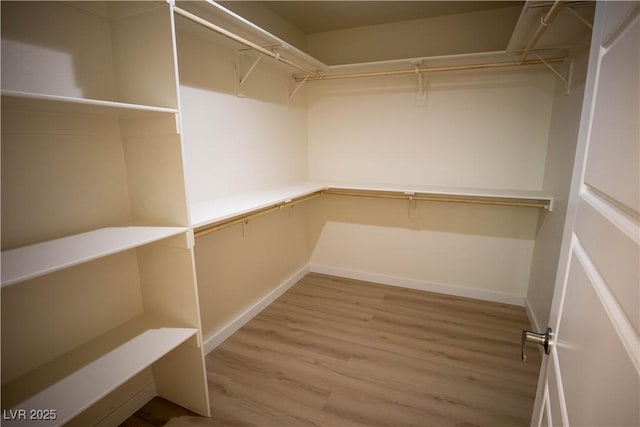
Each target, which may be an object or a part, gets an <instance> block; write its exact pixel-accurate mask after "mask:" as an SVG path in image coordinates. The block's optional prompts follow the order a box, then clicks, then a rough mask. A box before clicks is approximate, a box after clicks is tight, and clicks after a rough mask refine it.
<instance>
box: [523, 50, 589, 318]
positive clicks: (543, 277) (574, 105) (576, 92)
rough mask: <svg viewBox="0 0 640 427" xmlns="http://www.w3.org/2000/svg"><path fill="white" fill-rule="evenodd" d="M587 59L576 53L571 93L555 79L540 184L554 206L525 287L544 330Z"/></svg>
mask: <svg viewBox="0 0 640 427" xmlns="http://www.w3.org/2000/svg"><path fill="white" fill-rule="evenodd" d="M587 61H588V51H586V50H585V51H583V52H580V53H579V54H576V55H575V57H574V74H573V81H572V86H571V91H570V94H569V95H568V96H566V95H565V85H564V84H562V83H558V85H557V86H556V91H555V94H554V98H553V114H552V116H551V127H550V131H549V144H548V149H547V159H546V162H545V165H546V167H545V172H544V180H543V185H542V188H543V190H544V191H546V192H549V193H550V194H553V196H554V210H553V212H550V213H543V214H541V215H540V219H539V222H538V230H537V233H536V241H535V249H534V252H533V260H532V265H531V277H530V280H529V288H528V290H527V303H528V310H529V317H530V318H531V319H533V322H534V323H537V324H536V325H533V326H535V327H536V328H537V329H538V330H544V329H545V328H546V325H547V324H548V322H549V311H550V309H551V300H552V297H553V288H554V284H555V278H556V272H557V269H558V257H559V256H560V245H561V243H562V229H563V227H564V221H565V216H566V212H567V197H568V195H569V187H570V185H571V173H572V171H573V159H574V155H575V148H576V142H577V139H578V128H579V124H580V112H581V108H582V97H583V94H584V84H585V79H586V72H587Z"/></svg>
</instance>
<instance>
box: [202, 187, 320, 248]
mask: <svg viewBox="0 0 640 427" xmlns="http://www.w3.org/2000/svg"><path fill="white" fill-rule="evenodd" d="M322 194H324V190H319V191H315V192H313V193H311V194H307V195H306V196H300V197H294V198H292V199H291V200H287V201H286V202H281V203H275V204H273V205H271V206H267V207H264V208H261V209H256V210H254V211H251V212H249V213H246V214H242V215H237V216H234V217H232V218H229V219H227V220H223V221H220V222H216V223H213V224H208V225H205V226H203V227H200V228H198V229H196V230H195V232H194V233H193V235H194V236H195V237H202V236H206V235H207V234H210V233H213V232H215V231H218V230H221V229H223V228H227V227H231V226H232V225H236V224H240V223H243V222H247V221H249V220H251V219H253V218H256V217H259V216H262V215H266V214H268V213H271V212H275V211H279V210H281V209H282V208H285V207H289V206H291V207H293V206H294V205H295V204H297V203H301V202H306V201H307V200H311V199H315V198H316V197H319V196H321V195H322Z"/></svg>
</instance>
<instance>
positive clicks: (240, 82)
mask: <svg viewBox="0 0 640 427" xmlns="http://www.w3.org/2000/svg"><path fill="white" fill-rule="evenodd" d="M243 56H244V55H239V56H238V60H237V61H236V67H235V73H236V94H237V95H238V96H240V97H242V98H244V97H245V96H246V95H245V92H244V84H245V83H246V82H247V79H248V78H249V76H250V75H251V73H252V72H253V70H255V69H256V67H257V66H258V63H259V62H260V60H261V59H262V55H258V57H257V58H256V60H255V61H254V62H253V64H251V66H250V67H249V69H248V70H247V72H246V73H244V75H242V71H241V69H242V64H241V63H242V58H243Z"/></svg>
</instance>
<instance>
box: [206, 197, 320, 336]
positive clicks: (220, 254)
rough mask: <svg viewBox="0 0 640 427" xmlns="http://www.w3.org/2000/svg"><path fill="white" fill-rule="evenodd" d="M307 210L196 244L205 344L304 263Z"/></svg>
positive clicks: (232, 229) (298, 209) (230, 230)
mask: <svg viewBox="0 0 640 427" xmlns="http://www.w3.org/2000/svg"><path fill="white" fill-rule="evenodd" d="M307 227H308V220H307V206H306V205H305V204H302V205H299V206H296V207H294V208H287V209H284V210H281V211H278V212H275V213H271V214H268V215H265V216H261V217H258V218H256V219H254V220H252V221H250V222H249V223H248V224H246V225H245V226H244V229H243V226H242V224H238V225H235V226H232V227H229V228H225V229H222V230H219V231H217V232H215V233H211V234H208V235H205V236H203V237H200V238H198V239H196V247H195V258H196V266H197V269H196V272H197V280H198V292H199V296H200V304H201V306H202V310H201V312H202V328H203V333H204V337H205V340H210V339H212V338H215V335H216V334H220V333H224V332H225V330H224V329H225V326H227V325H228V324H229V323H231V322H233V321H234V320H236V319H238V318H239V317H241V316H242V314H243V313H244V312H246V311H247V310H249V309H250V308H251V307H252V306H253V305H254V304H256V303H259V302H260V300H261V299H263V298H265V297H268V295H269V294H270V293H271V292H273V291H274V290H276V288H277V287H278V286H280V285H281V284H284V283H285V282H287V279H289V278H290V277H291V276H293V275H295V274H296V273H297V272H298V271H300V270H302V269H304V268H305V267H306V266H307V264H308V262H309V241H308V231H307V230H308V228H307Z"/></svg>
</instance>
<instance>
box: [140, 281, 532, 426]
mask: <svg viewBox="0 0 640 427" xmlns="http://www.w3.org/2000/svg"><path fill="white" fill-rule="evenodd" d="M522 329H531V327H530V325H529V322H528V320H527V316H526V314H525V311H524V309H523V308H522V307H516V306H511V305H507V304H498V303H492V302H486V301H478V300H473V299H468V298H460V297H454V296H448V295H441V294H435V293H429V292H421V291H416V290H411V289H405V288H400V287H393V286H384V285H378V284H373V283H367V282H361V281H357V280H350V279H343V278H336V277H331V276H326V275H321V274H313V273H312V274H309V275H307V276H306V277H305V278H304V279H302V280H301V281H300V282H299V283H297V284H296V285H295V286H294V287H292V288H291V289H290V290H289V291H287V292H286V293H285V294H284V295H282V296H281V297H280V298H278V299H277V300H276V301H275V302H273V303H272V304H271V305H270V306H269V307H267V308H266V309H265V310H263V311H262V312H261V313H260V314H259V315H258V316H256V317H255V318H254V319H252V320H251V321H250V322H249V323H247V324H246V325H245V326H244V327H242V328H241V329H240V330H239V331H238V332H236V333H235V334H234V335H233V336H231V337H230V338H229V339H228V340H227V341H225V342H224V343H223V344H222V345H220V346H219V347H218V348H216V349H215V350H214V351H213V352H211V353H210V354H209V355H207V357H206V363H207V376H208V382H209V393H210V400H211V407H212V411H213V417H212V419H210V420H208V421H209V422H211V424H212V425H237V426H261V427H265V426H321V427H337V426H340V427H343V426H344V427H350V426H352V427H361V426H373V425H375V426H527V425H529V418H530V414H531V411H532V408H533V401H534V398H535V391H536V383H537V378H538V370H539V367H540V360H541V358H540V355H539V352H538V351H536V350H535V349H534V348H530V349H529V355H530V356H529V359H528V361H527V363H526V364H524V363H522V362H521V361H520V357H519V356H520V347H519V346H520V334H521V330H522ZM131 425H135V424H131ZM155 425H157V424H155Z"/></svg>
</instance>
